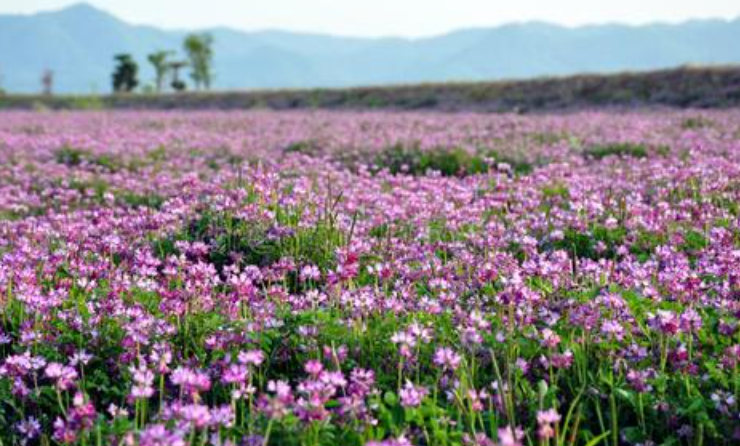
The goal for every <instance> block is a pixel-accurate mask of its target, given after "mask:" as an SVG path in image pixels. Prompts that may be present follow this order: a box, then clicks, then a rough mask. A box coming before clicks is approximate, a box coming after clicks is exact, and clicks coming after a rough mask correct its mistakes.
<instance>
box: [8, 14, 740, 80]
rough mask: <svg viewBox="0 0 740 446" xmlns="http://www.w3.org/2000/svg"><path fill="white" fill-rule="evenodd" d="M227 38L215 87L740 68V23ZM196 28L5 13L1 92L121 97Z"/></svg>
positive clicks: (222, 37)
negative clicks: (128, 71) (121, 66)
mask: <svg viewBox="0 0 740 446" xmlns="http://www.w3.org/2000/svg"><path fill="white" fill-rule="evenodd" d="M205 31H208V32H210V33H212V34H213V36H214V38H215V72H216V79H215V85H214V86H215V88H217V89H254V88H307V87H347V86H358V85H378V84H399V83H418V82H438V81H473V80H495V79H508V78H530V77H536V76H545V75H565V74H573V73H581V72H590V73H596V72H598V73H607V72H615V71H623V70H650V69H657V68H665V67H671V66H677V65H682V64H689V63H691V64H728V63H738V62H740V18H738V19H736V20H734V21H725V20H696V21H689V22H685V23H682V24H676V25H668V24H653V25H645V26H626V25H595V26H584V27H578V28H566V27H562V26H557V25H552V24H548V23H541V22H531V23H522V24H511V25H504V26H499V27H494V28H479V29H465V30H460V31H455V32H452V33H449V34H445V35H441V36H436V37H429V38H420V39H403V38H391V37H389V38H354V37H337V36H328V35H319V34H306V33H294V32H286V31H260V32H244V31H239V30H235V29H229V28H213V29H208V30H205ZM185 34H187V31H171V30H163V29H158V28H155V27H151V26H138V25H132V24H129V23H126V22H124V21H122V20H119V19H118V18H116V17H114V16H113V15H111V14H109V13H107V12H105V11H101V10H99V9H96V8H94V7H92V6H90V5H87V4H84V3H83V4H78V5H75V6H71V7H68V8H65V9H62V10H59V11H51V12H43V13H38V14H34V15H0V87H2V88H4V89H5V90H8V91H13V92H38V91H39V90H40V89H41V80H40V79H41V75H42V72H43V71H44V70H45V69H51V70H53V71H54V74H55V90H56V91H58V92H68V93H69V92H78V93H86V92H90V91H95V92H100V93H103V92H107V91H109V90H110V74H111V71H112V67H113V55H114V54H116V53H121V52H126V53H131V54H133V55H134V57H135V58H136V59H137V61H138V62H139V65H140V67H141V80H142V82H143V83H151V80H152V76H153V75H152V70H151V67H150V66H149V64H148V63H147V62H146V55H147V54H149V53H151V52H153V51H155V50H159V49H163V50H167V49H172V50H177V51H180V50H181V46H182V39H183V37H184V36H185Z"/></svg>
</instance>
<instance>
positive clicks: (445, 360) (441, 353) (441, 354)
mask: <svg viewBox="0 0 740 446" xmlns="http://www.w3.org/2000/svg"><path fill="white" fill-rule="evenodd" d="M460 362H462V356H460V355H459V354H457V353H456V352H455V351H454V350H452V349H451V348H448V347H441V348H438V349H437V351H436V352H435V353H434V363H435V364H437V365H438V366H440V367H443V368H446V369H449V370H457V368H458V367H459V366H460Z"/></svg>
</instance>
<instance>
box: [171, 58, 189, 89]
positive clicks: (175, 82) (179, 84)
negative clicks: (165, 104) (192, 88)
mask: <svg viewBox="0 0 740 446" xmlns="http://www.w3.org/2000/svg"><path fill="white" fill-rule="evenodd" d="M186 66H188V63H187V62H185V61H183V60H179V61H174V62H170V63H169V70H170V71H171V72H172V82H170V86H171V87H172V89H173V90H175V91H178V92H180V91H185V88H186V87H187V86H186V85H185V82H183V81H181V80H180V70H181V69H182V68H184V67H186Z"/></svg>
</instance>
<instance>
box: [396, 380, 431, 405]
mask: <svg viewBox="0 0 740 446" xmlns="http://www.w3.org/2000/svg"><path fill="white" fill-rule="evenodd" d="M399 393H400V397H401V405H402V406H403V407H418V406H419V405H420V404H421V401H422V400H423V399H424V397H425V396H426V395H427V393H428V390H427V389H426V388H424V387H419V386H415V385H414V384H412V383H411V382H410V381H406V385H404V387H403V389H401V391H400V392H399Z"/></svg>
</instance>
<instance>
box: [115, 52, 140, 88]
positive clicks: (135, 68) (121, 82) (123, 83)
mask: <svg viewBox="0 0 740 446" xmlns="http://www.w3.org/2000/svg"><path fill="white" fill-rule="evenodd" d="M114 59H115V60H116V62H117V65H116V69H115V71H114V72H113V91H115V92H123V93H128V92H130V91H133V89H134V88H136V86H137V85H139V79H138V76H139V65H138V64H137V63H136V61H135V60H134V59H133V58H132V57H131V55H130V54H117V55H116V56H115V58H114Z"/></svg>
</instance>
